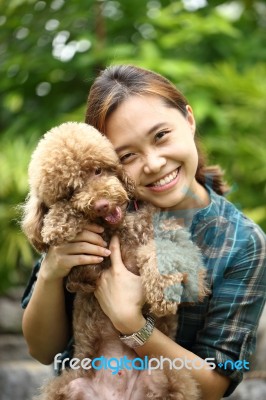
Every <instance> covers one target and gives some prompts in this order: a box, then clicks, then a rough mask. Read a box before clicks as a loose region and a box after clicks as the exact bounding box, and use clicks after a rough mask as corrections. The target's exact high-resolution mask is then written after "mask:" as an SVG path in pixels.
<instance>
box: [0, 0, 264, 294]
mask: <svg viewBox="0 0 266 400" xmlns="http://www.w3.org/2000/svg"><path fill="white" fill-rule="evenodd" d="M191 3H193V2H189V1H188V0H187V1H185V0H183V1H177V0H172V1H171V0H161V1H159V0H154V1H153V0H150V1H143V0H134V2H130V1H122V0H80V1H78V2H76V1H75V0H68V1H64V0H53V1H48V0H46V1H44V0H40V1H34V0H3V1H2V2H1V4H0V27H1V38H2V40H1V44H0V56H1V63H0V79H1V102H2V107H1V110H0V127H1V136H0V146H1V154H0V167H1V178H2V179H1V180H2V182H1V193H0V221H1V227H2V229H1V234H0V235H1V237H0V240H1V244H0V246H1V251H0V281H1V287H0V290H4V289H5V288H7V287H8V285H10V284H17V283H21V282H23V283H24V281H25V273H27V271H28V268H31V266H32V260H33V258H34V257H36V255H35V254H34V253H33V252H32V251H31V250H30V247H29V245H28V244H27V242H26V240H25V238H24V236H23V234H22V233H21V232H20V230H19V227H18V224H17V222H16V220H17V219H18V212H17V211H16V205H17V204H19V203H21V202H22V201H23V200H24V199H25V197H26V193H27V164H28V162H29V159H30V153H31V151H32V149H33V147H34V146H35V144H36V142H37V140H38V138H39V137H40V136H41V135H42V134H43V133H44V132H45V131H46V130H48V129H50V128H51V127H52V126H54V125H56V124H59V123H61V122H63V121H66V120H76V121H82V120H83V118H84V112H85V103H86V98H87V92H88V89H89V87H90V85H91V83H92V81H93V79H94V78H95V76H96V75H97V74H98V72H99V70H100V69H101V68H103V67H104V66H105V65H108V64H110V63H116V64H117V63H123V62H126V63H133V64H136V65H139V66H143V67H147V68H150V69H153V70H155V71H157V72H159V73H162V74H163V75H165V76H166V77H168V78H169V79H171V80H172V81H173V82H174V83H175V84H176V85H177V86H178V88H180V89H181V91H183V92H184V94H185V95H186V97H187V98H188V100H189V102H190V104H191V105H192V107H193V109H194V112H195V115H196V120H197V125H198V134H199V135H200V137H201V139H202V141H203V143H204V145H205V147H206V149H207V151H208V153H209V158H210V161H211V162H212V163H218V164H220V165H221V166H222V167H223V168H224V169H225V170H226V172H227V173H226V176H227V179H228V181H229V183H231V184H232V193H231V195H230V199H231V200H232V201H234V202H235V203H236V204H237V205H239V207H241V208H242V209H244V210H245V212H246V213H247V214H248V215H250V216H251V218H253V219H255V221H256V222H258V223H259V224H261V226H262V227H263V228H264V229H266V209H265V195H266V185H265V181H266V179H265V178H266V166H265V159H266V148H265V145H264V142H265V134H264V129H265V128H264V126H265V122H266V117H265V115H266V101H265V93H266V67H265V65H266V63H265V61H266V52H265V49H264V47H265V43H264V42H265V26H266V24H265V21H266V6H265V4H264V2H262V1H255V0H248V1H247V0H242V1H240V0H239V1H233V2H232V1H218V0H213V1H209V2H208V4H207V5H206V6H205V7H202V8H198V9H194V10H191V9H189V4H190V5H191ZM184 5H186V7H185V6H184ZM228 7H231V8H228ZM228 10H229V12H228ZM228 15H229V16H228Z"/></svg>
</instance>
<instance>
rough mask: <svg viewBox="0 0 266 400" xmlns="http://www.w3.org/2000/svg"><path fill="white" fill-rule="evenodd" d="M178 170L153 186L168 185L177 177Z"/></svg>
mask: <svg viewBox="0 0 266 400" xmlns="http://www.w3.org/2000/svg"><path fill="white" fill-rule="evenodd" d="M177 174H178V170H175V171H174V172H171V174H169V175H167V176H166V177H165V178H163V179H160V180H159V181H156V182H154V183H153V184H152V186H163V185H166V184H167V183H169V182H171V181H172V180H173V179H175V178H176V177H177Z"/></svg>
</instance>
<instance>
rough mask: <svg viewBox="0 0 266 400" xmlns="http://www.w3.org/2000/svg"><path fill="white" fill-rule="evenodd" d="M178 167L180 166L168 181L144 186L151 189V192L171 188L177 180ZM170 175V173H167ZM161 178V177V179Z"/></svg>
mask: <svg viewBox="0 0 266 400" xmlns="http://www.w3.org/2000/svg"><path fill="white" fill-rule="evenodd" d="M180 169H181V167H178V168H177V170H176V172H177V174H176V176H175V177H173V179H172V180H171V181H170V182H166V183H162V184H158V185H156V186H153V185H148V186H146V187H147V188H148V189H149V190H151V191H152V192H164V191H165V190H169V189H171V188H172V187H173V186H175V184H176V183H177V181H178V180H179V174H180ZM169 175H170V174H169ZM161 180H162V179H161Z"/></svg>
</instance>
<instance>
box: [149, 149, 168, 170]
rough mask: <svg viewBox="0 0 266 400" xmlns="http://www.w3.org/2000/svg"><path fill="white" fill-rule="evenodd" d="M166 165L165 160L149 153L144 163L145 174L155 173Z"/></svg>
mask: <svg viewBox="0 0 266 400" xmlns="http://www.w3.org/2000/svg"><path fill="white" fill-rule="evenodd" d="M165 164H166V159H165V158H164V157H162V156H161V155H158V154H156V153H150V154H149V155H147V156H146V158H145V161H144V172H145V174H152V173H157V172H159V171H160V169H161V168H162V167H163V166H164V165H165Z"/></svg>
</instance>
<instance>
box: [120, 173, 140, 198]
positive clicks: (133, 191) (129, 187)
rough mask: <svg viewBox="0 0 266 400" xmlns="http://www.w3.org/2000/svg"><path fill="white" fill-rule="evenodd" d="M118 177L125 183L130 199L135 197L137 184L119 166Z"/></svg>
mask: <svg viewBox="0 0 266 400" xmlns="http://www.w3.org/2000/svg"><path fill="white" fill-rule="evenodd" d="M118 178H119V179H120V181H121V182H122V183H123V186H124V188H125V190H126V192H127V194H128V197H129V199H133V198H135V195H136V185H135V183H134V181H133V180H132V179H131V178H130V177H129V176H128V175H127V174H126V173H125V171H124V169H123V168H122V167H121V166H119V170H118Z"/></svg>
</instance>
